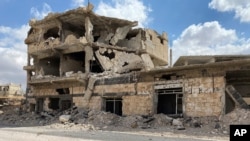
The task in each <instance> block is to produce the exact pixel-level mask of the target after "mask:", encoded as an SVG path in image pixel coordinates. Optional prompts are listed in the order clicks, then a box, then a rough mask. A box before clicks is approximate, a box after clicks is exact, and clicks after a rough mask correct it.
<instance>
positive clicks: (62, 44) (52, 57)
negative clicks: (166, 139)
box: [24, 4, 250, 116]
mask: <svg viewBox="0 0 250 141" xmlns="http://www.w3.org/2000/svg"><path fill="white" fill-rule="evenodd" d="M92 9H93V6H92V5H91V4H90V5H88V6H87V7H86V8H78V9H75V10H70V11H67V12H64V13H55V14H49V15H48V16H47V17H45V18H44V19H42V20H38V21H37V20H31V21H30V26H31V29H30V31H29V33H28V36H27V38H26V40H25V43H26V44H27V45H28V60H27V62H28V63H27V66H24V69H25V70H26V71H27V89H28V93H27V99H28V101H29V107H30V110H31V111H36V112H41V111H52V110H65V109H68V108H70V107H72V106H77V107H78V108H89V109H91V110H104V111H108V112H112V113H115V114H118V115H124V116H126V115H153V114H156V113H164V114H169V115H171V114H180V115H186V116H219V115H221V114H224V113H226V111H230V109H232V108H233V107H234V106H235V105H242V103H240V102H239V101H241V100H243V102H244V101H246V100H247V97H248V94H246V93H245V91H244V93H245V95H244V96H242V97H244V98H241V99H240V100H239V99H237V98H235V97H234V96H233V94H230V93H231V92H229V91H232V88H229V87H228V84H231V78H233V79H234V78H235V79H236V78H237V79H238V76H237V75H235V76H234V75H232V74H234V73H235V72H237V71H247V72H248V69H249V66H250V65H247V64H249V62H250V60H249V59H248V58H249V57H248V56H244V57H236V56H227V57H226V56H224V57H223V56H217V57H216V56H207V57H200V58H195V57H193V58H192V57H191V59H190V58H189V57H181V58H180V59H179V60H178V61H177V62H176V64H175V65H174V67H171V68H166V67H165V68H164V67H162V66H166V65H167V64H168V39H167V35H166V33H163V34H162V35H160V34H158V33H157V32H155V31H154V30H151V29H141V28H137V29H136V28H133V27H135V26H136V25H137V22H131V21H127V20H122V19H116V18H110V17H104V16H99V15H96V14H95V13H93V12H92ZM222 66H223V68H222ZM247 72H246V73H244V74H248V73H247ZM236 74H237V73H236ZM244 74H243V76H244ZM231 75H232V76H231ZM228 77H229V78H228ZM233 82H235V81H233ZM239 82H243V81H241V80H239ZM232 85H234V86H236V85H235V84H234V83H233V84H231V86H232ZM244 85H245V86H248V83H247V80H246V83H244ZM237 86H238V85H237ZM240 86H242V85H240ZM227 88H228V89H230V90H228V92H226V90H227ZM244 88H245V89H247V87H244ZM226 93H229V94H228V95H229V96H230V97H226ZM237 96H238V95H237ZM232 101H234V102H232ZM226 102H229V104H226ZM237 103H238V104H237ZM246 104H247V105H248V104H249V102H245V103H244V104H243V107H244V106H246ZM226 108H227V109H228V110H226ZM245 108H246V107H245Z"/></svg>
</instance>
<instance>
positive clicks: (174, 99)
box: [156, 88, 183, 115]
mask: <svg viewBox="0 0 250 141" xmlns="http://www.w3.org/2000/svg"><path fill="white" fill-rule="evenodd" d="M156 93H157V94H158V104H157V113H158V114H159V113H162V114H167V115H171V114H182V112H183V110H182V97H183V92H182V88H169V89H158V90H156Z"/></svg>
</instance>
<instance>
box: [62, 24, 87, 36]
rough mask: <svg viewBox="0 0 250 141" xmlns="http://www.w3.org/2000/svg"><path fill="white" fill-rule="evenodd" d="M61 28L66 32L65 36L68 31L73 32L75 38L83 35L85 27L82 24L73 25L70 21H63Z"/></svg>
mask: <svg viewBox="0 0 250 141" xmlns="http://www.w3.org/2000/svg"><path fill="white" fill-rule="evenodd" d="M63 29H64V32H65V33H66V35H65V36H68V35H69V33H74V35H75V36H76V38H77V39H78V38H79V37H82V36H84V35H85V27H84V25H80V24H79V25H76V24H75V25H74V24H71V23H63Z"/></svg>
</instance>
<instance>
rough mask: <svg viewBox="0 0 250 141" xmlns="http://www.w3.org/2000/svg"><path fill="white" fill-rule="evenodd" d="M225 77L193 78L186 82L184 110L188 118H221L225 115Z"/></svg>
mask: <svg viewBox="0 0 250 141" xmlns="http://www.w3.org/2000/svg"><path fill="white" fill-rule="evenodd" d="M224 97H225V79H224V77H202V78H192V79H187V80H185V81H184V96H183V98H184V99H183V101H184V104H183V106H184V107H183V108H184V114H185V115H186V116H192V117H202V116H219V115H221V114H222V113H223V108H224V101H225V100H224V99H225V98H224Z"/></svg>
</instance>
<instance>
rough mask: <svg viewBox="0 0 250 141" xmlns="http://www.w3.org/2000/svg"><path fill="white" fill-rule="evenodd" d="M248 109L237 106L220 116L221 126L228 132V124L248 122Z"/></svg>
mask: <svg viewBox="0 0 250 141" xmlns="http://www.w3.org/2000/svg"><path fill="white" fill-rule="evenodd" d="M249 119H250V110H249V109H240V108H237V109H235V110H234V111H232V112H230V113H228V114H227V115H225V116H222V117H221V118H220V121H221V123H222V124H221V127H222V129H224V130H225V131H228V132H229V125H231V124H250V120H249Z"/></svg>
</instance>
